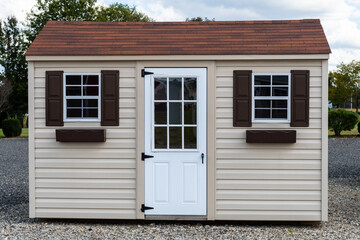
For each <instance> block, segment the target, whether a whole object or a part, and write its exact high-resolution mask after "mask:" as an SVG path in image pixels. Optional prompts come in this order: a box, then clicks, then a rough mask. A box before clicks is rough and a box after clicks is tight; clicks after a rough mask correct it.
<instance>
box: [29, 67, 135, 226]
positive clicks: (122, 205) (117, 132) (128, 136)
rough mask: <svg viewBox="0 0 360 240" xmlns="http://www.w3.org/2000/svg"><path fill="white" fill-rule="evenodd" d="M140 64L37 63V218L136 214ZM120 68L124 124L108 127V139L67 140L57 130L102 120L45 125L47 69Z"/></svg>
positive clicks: (127, 216) (92, 70)
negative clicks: (58, 138)
mask: <svg viewBox="0 0 360 240" xmlns="http://www.w3.org/2000/svg"><path fill="white" fill-rule="evenodd" d="M135 66H136V65H135V62H35V65H34V67H35V70H34V87H35V89H34V95H35V99H34V117H35V120H34V125H35V131H34V133H35V134H34V136H35V137H34V138H35V139H34V140H35V144H34V145H35V150H34V155H35V161H34V163H35V164H34V167H35V169H34V170H35V186H34V187H35V217H38V218H42V217H43V218H116V219H134V218H136V210H135V209H136V207H135V205H136V203H135V199H136V190H135V189H136V188H135V186H136V161H135V158H136V139H135V138H136V80H135V78H136V77H135ZM52 70H53V71H54V70H62V71H64V72H65V73H100V72H101V70H119V71H120V88H119V91H120V94H119V95H120V96H119V98H120V99H119V111H120V116H119V118H120V119H119V121H120V124H119V126H116V127H108V126H107V127H104V128H106V138H107V140H106V142H104V143H61V142H56V140H55V129H56V128H74V127H75V128H89V127H95V128H96V127H100V123H99V122H97V123H84V122H81V123H79V122H74V123H66V122H65V123H64V127H46V125H45V71H52Z"/></svg>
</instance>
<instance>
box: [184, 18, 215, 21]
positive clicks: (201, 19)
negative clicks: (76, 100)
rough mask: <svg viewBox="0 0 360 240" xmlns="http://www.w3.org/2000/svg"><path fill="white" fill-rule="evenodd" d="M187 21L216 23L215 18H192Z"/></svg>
mask: <svg viewBox="0 0 360 240" xmlns="http://www.w3.org/2000/svg"><path fill="white" fill-rule="evenodd" d="M185 21H186V22H214V21H215V18H213V19H208V18H207V17H205V18H204V19H203V18H202V17H192V18H186V19H185Z"/></svg>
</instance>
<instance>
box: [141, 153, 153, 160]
mask: <svg viewBox="0 0 360 240" xmlns="http://www.w3.org/2000/svg"><path fill="white" fill-rule="evenodd" d="M153 157H154V156H151V155H146V154H145V153H141V160H143V161H145V159H146V158H153Z"/></svg>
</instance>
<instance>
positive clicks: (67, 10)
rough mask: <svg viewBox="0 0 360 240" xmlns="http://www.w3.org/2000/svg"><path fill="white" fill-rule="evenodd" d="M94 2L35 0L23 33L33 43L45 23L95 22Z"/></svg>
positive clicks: (90, 0)
mask: <svg viewBox="0 0 360 240" xmlns="http://www.w3.org/2000/svg"><path fill="white" fill-rule="evenodd" d="M95 3H96V0H37V2H36V4H35V6H34V7H33V8H32V9H31V11H30V12H29V13H28V14H27V17H26V20H27V21H26V30H25V33H26V35H27V37H28V40H29V42H30V43H31V42H32V41H34V39H35V37H36V36H37V35H38V34H39V32H40V31H41V29H42V28H43V27H44V26H45V24H46V23H47V21H49V20H53V21H95V19H96V14H95V9H96V7H95Z"/></svg>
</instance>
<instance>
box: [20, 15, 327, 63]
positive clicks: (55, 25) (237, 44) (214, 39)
mask: <svg viewBox="0 0 360 240" xmlns="http://www.w3.org/2000/svg"><path fill="white" fill-rule="evenodd" d="M330 52H331V50H330V47H329V44H328V42H327V40H326V37H325V34H324V31H323V29H322V27H321V24H320V20H318V19H305V20H286V21H226V22H149V23H144V22H58V21H49V22H48V23H47V24H46V25H45V27H44V28H43V30H42V31H41V32H40V34H39V35H38V36H37V38H36V39H35V41H34V42H33V43H32V44H31V46H30V47H29V49H28V51H27V53H26V55H28V56H29V55H39V56H45V55H46V56H54V55H55V56H56V55H62V56H64V55H242V54H327V53H330Z"/></svg>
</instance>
